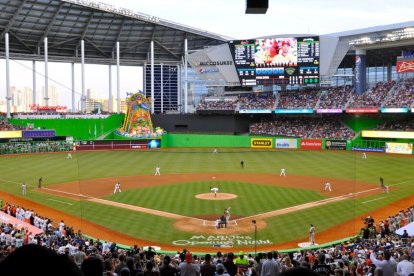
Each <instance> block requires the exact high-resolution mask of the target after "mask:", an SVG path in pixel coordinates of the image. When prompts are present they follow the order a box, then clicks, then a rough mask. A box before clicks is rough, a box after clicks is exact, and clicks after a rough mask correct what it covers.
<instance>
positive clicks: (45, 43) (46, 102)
mask: <svg viewBox="0 0 414 276" xmlns="http://www.w3.org/2000/svg"><path fill="white" fill-rule="evenodd" d="M44 45H45V95H44V96H45V97H44V98H43V99H44V100H45V102H44V104H45V106H48V105H49V62H48V46H47V37H45V39H44Z"/></svg>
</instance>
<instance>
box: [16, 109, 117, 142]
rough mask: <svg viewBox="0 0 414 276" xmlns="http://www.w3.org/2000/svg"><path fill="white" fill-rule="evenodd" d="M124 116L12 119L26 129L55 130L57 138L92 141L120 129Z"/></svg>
mask: <svg viewBox="0 0 414 276" xmlns="http://www.w3.org/2000/svg"><path fill="white" fill-rule="evenodd" d="M124 116H125V115H124V114H112V115H110V116H109V117H108V118H105V119H10V122H11V123H12V124H13V125H20V126H23V127H24V128H26V127H27V124H33V127H34V128H41V129H54V130H56V136H73V139H74V140H90V139H96V138H97V137H99V136H101V135H103V134H105V133H108V132H111V131H113V130H115V129H116V128H119V127H120V126H121V124H122V121H123V120H124Z"/></svg>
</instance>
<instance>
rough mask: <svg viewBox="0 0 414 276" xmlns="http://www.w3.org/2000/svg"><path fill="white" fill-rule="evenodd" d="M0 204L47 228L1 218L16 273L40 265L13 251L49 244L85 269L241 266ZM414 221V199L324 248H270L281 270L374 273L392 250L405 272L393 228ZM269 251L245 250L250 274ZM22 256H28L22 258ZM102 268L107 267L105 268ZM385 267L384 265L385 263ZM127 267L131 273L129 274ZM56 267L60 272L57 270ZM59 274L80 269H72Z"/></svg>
mask: <svg viewBox="0 0 414 276" xmlns="http://www.w3.org/2000/svg"><path fill="white" fill-rule="evenodd" d="M1 210H2V211H3V212H6V213H8V214H9V215H12V216H15V217H16V218H18V219H21V220H26V221H29V222H30V223H31V224H32V225H34V226H36V227H38V228H41V229H43V230H44V232H43V233H42V234H39V235H32V234H31V233H30V232H27V230H26V229H25V228H23V229H19V228H18V227H15V226H14V225H12V224H6V223H2V224H1V225H0V248H1V250H0V270H1V271H2V272H4V271H7V272H9V271H14V273H17V274H16V275H20V274H19V272H21V271H23V270H24V271H25V272H26V273H27V271H28V269H39V268H33V267H30V268H27V267H25V266H16V265H15V263H14V261H13V260H14V258H15V255H18V256H23V255H24V254H23V253H22V252H25V251H31V254H30V258H33V257H34V256H33V254H36V252H37V253H38V254H43V253H44V252H41V251H42V250H45V248H46V249H47V250H51V252H52V251H53V252H56V253H57V254H58V255H65V257H66V258H68V260H69V261H70V262H71V263H72V265H73V266H79V267H80V268H81V269H82V271H83V272H84V273H85V272H86V271H88V272H87V273H86V274H85V275H113V274H112V273H113V272H118V275H149V274H148V273H150V274H151V275H160V273H161V275H170V274H163V273H166V270H168V271H169V272H171V273H173V274H171V275H174V274H178V273H179V272H180V271H181V270H185V267H186V266H188V265H189V264H191V265H192V266H195V268H196V269H197V270H200V268H201V270H203V269H204V268H205V266H206V265H211V266H212V268H213V270H217V271H219V270H220V269H226V270H227V271H228V272H229V273H233V272H232V271H234V273H236V271H237V266H236V261H237V259H236V261H235V260H234V254H233V253H225V254H222V253H221V252H218V253H217V254H216V255H215V256H212V258H211V261H210V260H209V259H210V256H207V255H206V256H196V255H192V254H191V253H190V252H189V251H187V250H186V249H183V250H182V251H179V252H177V254H175V255H168V254H167V255H166V254H157V252H155V251H154V250H153V249H152V248H151V247H149V248H148V249H146V250H144V249H143V248H140V247H138V246H134V247H131V248H130V249H128V250H126V249H121V248H120V247H119V246H117V244H116V243H113V242H106V241H100V240H99V239H98V240H92V239H88V238H85V237H83V235H82V234H81V233H80V232H77V233H75V231H74V230H73V229H72V228H71V227H68V226H66V225H64V222H63V221H61V222H60V223H59V224H55V225H53V222H52V221H51V220H50V219H48V218H44V217H41V216H39V215H36V214H35V213H34V211H33V210H25V209H24V208H23V207H18V206H14V205H13V204H10V203H5V205H4V207H2V208H1ZM27 214H29V216H27ZM413 221H414V205H412V206H409V207H408V208H406V209H405V210H401V211H400V212H398V213H397V214H394V215H390V216H388V218H386V219H383V220H381V221H378V222H376V221H375V218H372V217H370V216H369V217H367V218H365V219H364V226H363V227H362V228H361V236H358V237H357V238H355V239H352V240H350V241H346V242H342V243H339V244H337V245H331V246H328V247H326V248H323V249H306V250H300V251H297V252H290V253H284V254H281V253H279V252H277V251H273V252H272V253H268V254H272V256H271V257H273V258H274V259H276V260H278V262H279V263H280V266H279V270H280V272H286V271H289V270H292V272H293V271H294V270H300V269H301V267H302V269H305V271H306V268H307V269H312V270H314V271H317V270H318V268H319V267H320V266H321V265H324V266H325V269H328V270H330V272H329V275H334V274H335V275H346V274H344V272H346V271H348V273H349V272H353V275H373V271H374V270H375V268H376V267H382V266H383V263H384V261H381V257H380V256H381V255H385V256H386V258H387V255H388V254H391V258H390V263H391V264H392V265H391V268H390V271H391V273H395V272H397V271H398V272H399V273H402V272H405V273H406V274H398V275H408V274H409V273H413V272H414V265H412V264H411V265H409V262H410V260H412V258H413V254H412V252H414V242H413V239H412V238H410V237H408V236H407V235H406V234H405V233H404V234H403V235H402V236H399V235H396V234H395V231H396V230H397V229H398V228H400V227H402V226H404V225H406V224H408V223H411V222H413ZM35 245H37V246H35ZM38 245H41V246H40V247H39V246H38ZM56 253H54V254H56ZM240 254H243V255H244V253H242V252H240V253H239V256H240ZM268 254H263V253H261V252H259V253H258V254H257V255H256V256H254V257H253V256H251V255H250V254H249V255H248V256H245V258H246V259H247V260H248V261H247V265H246V268H247V269H246V270H247V271H250V272H251V274H249V275H251V276H260V274H259V273H258V271H259V270H260V268H261V266H262V263H263V262H265V261H266V258H269V256H268ZM16 258H17V257H16ZM20 258H22V257H20ZM19 261H20V262H23V263H26V262H30V260H25V259H24V258H23V259H19ZM91 261H94V262H97V266H94V265H91V264H90V262H91ZM407 262H408V263H407ZM104 264H105V265H104ZM52 267H53V266H52ZM69 267H70V265H69ZM303 267H305V268H303ZM49 268H50V267H49V266H45V267H42V268H41V269H42V271H43V273H42V275H53V274H51V273H49V271H48V269H49ZM50 269H51V268H50ZM53 269H56V268H55V267H54V268H53ZM101 269H103V270H104V274H102V271H101ZM384 269H386V268H385V267H384ZM66 270H67V268H66ZM126 270H128V271H129V272H131V271H132V272H133V273H132V274H131V273H129V274H126V273H125V272H126ZM98 271H99V272H98ZM301 271H302V270H301ZM53 272H54V273H56V271H53ZM66 272H67V271H66ZM62 273H63V272H62ZM89 273H93V274H89ZM154 273H155V274H154ZM302 273H303V271H302ZM7 275H9V274H7ZM10 275H11V274H10ZM61 275H81V274H76V273H75V272H74V273H72V274H61ZM202 275H203V274H202ZM294 275H302V274H294ZM307 275H311V274H307ZM347 275H350V274H347ZM391 275H394V274H391ZM395 275H397V274H395ZM410 275H411V274H410Z"/></svg>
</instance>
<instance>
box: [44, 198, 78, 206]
mask: <svg viewBox="0 0 414 276" xmlns="http://www.w3.org/2000/svg"><path fill="white" fill-rule="evenodd" d="M47 200H50V201H55V202H59V203H63V204H68V205H73V204H72V203H69V202H65V201H61V200H56V199H52V198H48V199H47Z"/></svg>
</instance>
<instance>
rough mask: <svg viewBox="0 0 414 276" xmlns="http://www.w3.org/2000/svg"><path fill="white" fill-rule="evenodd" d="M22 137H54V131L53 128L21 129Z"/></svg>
mask: <svg viewBox="0 0 414 276" xmlns="http://www.w3.org/2000/svg"><path fill="white" fill-rule="evenodd" d="M22 136H23V138H29V137H55V136H56V131H55V130H23V132H22Z"/></svg>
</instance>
